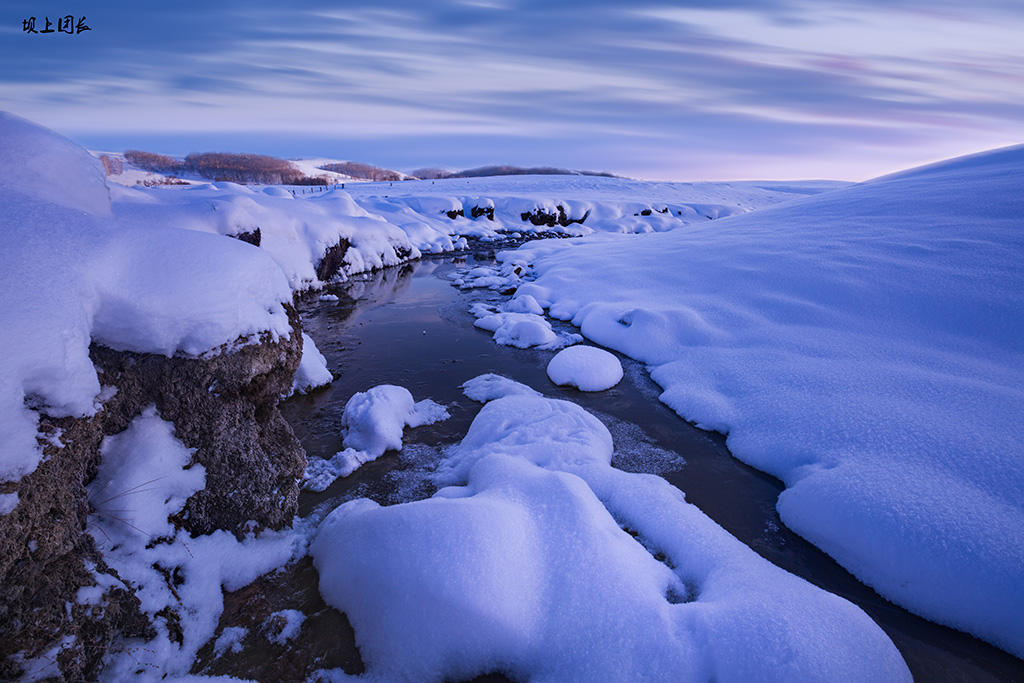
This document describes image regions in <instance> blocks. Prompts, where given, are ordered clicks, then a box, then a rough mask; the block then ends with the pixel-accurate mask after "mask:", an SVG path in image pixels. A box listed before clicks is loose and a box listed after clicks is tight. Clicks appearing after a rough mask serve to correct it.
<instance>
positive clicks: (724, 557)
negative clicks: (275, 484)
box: [310, 377, 910, 682]
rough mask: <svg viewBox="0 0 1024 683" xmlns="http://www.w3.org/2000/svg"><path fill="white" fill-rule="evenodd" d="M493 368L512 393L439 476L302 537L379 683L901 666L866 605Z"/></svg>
mask: <svg viewBox="0 0 1024 683" xmlns="http://www.w3.org/2000/svg"><path fill="white" fill-rule="evenodd" d="M484 381H486V382H487V383H488V384H489V385H490V387H491V388H494V389H495V392H494V393H501V394H504V395H503V396H502V397H500V398H496V399H494V400H493V401H491V402H490V403H488V404H487V405H485V406H484V408H483V409H482V410H481V412H480V414H479V415H478V417H477V418H476V419H475V420H474V422H473V424H472V426H471V427H470V430H469V433H468V434H467V435H466V437H465V439H463V441H462V443H461V444H460V445H459V446H458V447H457V449H456V450H455V452H454V455H453V459H452V461H451V462H448V463H447V464H448V466H447V467H444V464H442V466H443V467H444V469H443V471H442V472H441V473H440V482H439V483H447V484H449V485H448V486H447V487H445V488H442V489H440V490H439V491H438V492H437V494H436V495H435V496H434V497H432V498H430V499H427V500H421V501H416V502H411V503H404V504H399V505H392V506H389V507H380V506H379V505H378V504H376V503H374V502H372V501H369V500H366V499H356V500H353V501H350V502H348V503H345V504H343V505H342V506H340V507H339V508H337V509H336V510H335V511H334V512H332V513H331V514H330V515H329V516H328V517H327V518H326V519H325V520H324V521H323V523H322V524H321V525H320V528H319V530H318V532H317V535H316V537H315V538H314V540H313V542H312V544H311V547H310V552H311V554H312V556H313V559H314V563H315V565H316V568H317V571H318V572H319V575H320V591H321V594H322V595H323V597H324V599H325V600H326V601H327V602H328V603H329V604H330V605H332V606H334V607H336V608H337V609H339V610H341V611H343V612H345V614H346V615H348V617H349V619H350V621H351V622H352V625H353V628H354V629H355V633H356V639H357V644H358V645H359V648H360V653H361V654H362V657H363V660H364V662H365V663H366V666H367V674H366V676H367V677H368V678H369V679H370V680H389V681H443V680H467V679H469V678H472V677H473V676H476V675H478V674H481V673H484V672H492V671H500V672H503V673H505V674H507V675H508V676H510V677H511V678H512V679H513V680H531V681H539V682H543V681H560V682H568V681H621V680H630V681H663V680H680V681H698V680H710V679H713V680H719V681H748V680H778V681H788V680H822V681H825V680H840V679H848V680H886V681H909V680H910V675H909V672H908V671H907V669H906V667H905V665H904V664H903V661H902V659H901V658H900V656H899V654H898V652H897V651H896V649H895V648H894V647H893V645H892V644H891V643H890V642H889V640H888V638H886V636H885V635H884V633H882V631H881V630H880V629H879V628H878V627H877V626H876V625H875V624H874V623H873V622H872V621H871V620H870V619H869V618H868V617H867V616H866V615H864V614H863V612H861V611H860V610H859V609H857V608H856V607H854V606H853V605H851V604H850V603H848V602H846V601H845V600H842V599H841V598H838V597H836V596H834V595H831V594H829V593H826V592H824V591H821V590H820V589H817V588H815V587H814V586H811V585H810V584H808V583H806V582H804V581H803V580H801V579H798V578H796V577H793V576H791V575H789V574H786V573H785V572H783V571H782V570H780V569H778V568H777V567H775V566H773V565H771V564H770V563H768V562H767V561H765V560H763V559H762V558H760V557H759V556H758V555H756V554H755V553H754V552H753V551H751V550H750V549H749V548H747V547H746V546H744V545H743V544H741V543H740V542H739V541H736V540H735V539H734V538H732V537H731V536H729V535H728V534H727V533H725V532H724V531H723V530H722V529H720V528H719V527H717V526H716V525H715V524H714V523H712V522H711V521H710V520H708V519H707V518H706V517H705V516H704V515H703V514H702V513H700V512H699V511H698V510H697V509H696V508H695V507H693V506H692V505H689V504H687V503H686V502H685V500H684V499H683V496H682V494H681V493H680V492H679V491H678V490H677V489H675V488H674V487H672V486H670V485H669V484H667V483H666V482H665V481H663V480H661V479H660V478H657V477H653V476H650V475H638V474H629V473H625V472H621V471H617V470H614V469H612V468H611V467H610V466H609V464H608V463H609V459H610V455H611V451H612V443H611V437H610V435H609V434H608V431H607V429H605V427H604V426H603V425H602V424H601V423H600V422H599V421H598V420H596V419H595V418H594V417H593V416H590V415H589V414H588V413H586V411H584V410H583V409H581V408H579V407H578V406H576V405H574V404H571V403H567V402H564V401H557V400H552V399H547V398H544V397H541V396H537V395H530V394H529V392H528V391H526V390H524V389H517V388H515V387H514V386H513V384H514V383H512V382H511V381H506V382H500V383H499V382H495V381H494V380H493V377H492V378H489V379H487V380H481V382H484ZM470 386H471V387H479V386H480V383H477V382H474V383H472V384H471V385H470ZM502 389H504V390H502ZM470 391H474V389H473V388H471V389H470ZM662 556H664V560H663V561H659V559H658V558H659V557H662Z"/></svg>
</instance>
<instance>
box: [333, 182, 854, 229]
mask: <svg viewBox="0 0 1024 683" xmlns="http://www.w3.org/2000/svg"><path fill="white" fill-rule="evenodd" d="M845 185H846V183H838V182H829V181H805V182H792V183H763V182H762V183H757V182H732V183H714V182H708V183H662V182H649V181H636V180H628V179H625V178H603V177H596V176H564V175H563V176H558V175H539V176H506V177H485V178H466V179H457V178H449V179H443V180H433V181H431V180H419V181H407V182H402V183H393V184H392V183H360V184H358V185H352V186H346V189H347V190H348V191H349V193H350V194H351V195H352V197H353V198H354V199H355V200H356V202H357V203H358V204H359V205H360V206H363V207H364V208H365V209H367V210H368V211H370V212H372V213H376V214H379V215H381V216H386V217H387V219H388V220H389V221H390V222H392V223H395V224H396V225H402V226H403V229H405V228H406V226H413V225H415V226H417V227H418V228H419V229H424V228H432V229H434V230H438V231H442V232H448V233H449V234H453V235H454V234H458V235H460V236H469V237H477V238H481V239H493V238H494V237H495V236H497V235H498V233H499V232H502V233H505V234H509V233H513V232H519V233H524V234H528V233H538V232H551V233H558V234H563V235H574V236H575V235H589V234H592V233H594V232H613V233H647V232H661V231H665V230H674V229H676V228H680V227H683V226H686V225H690V224H692V223H705V222H707V221H709V220H715V219H718V218H722V217H725V216H729V215H733V214H737V213H743V212H746V211H751V210H753V209H759V208H762V207H765V206H769V205H771V204H775V203H777V202H780V201H786V200H789V199H792V198H794V197H800V196H806V195H813V194H817V193H819V192H823V191H829V190H833V189H836V188H838V187H843V186H845ZM558 207H562V209H563V210H564V213H565V215H566V217H567V218H569V219H577V220H578V219H580V218H584V217H586V218H585V220H584V221H583V223H582V224H579V223H571V224H569V225H566V226H562V225H559V224H557V223H556V224H555V225H554V226H548V225H539V226H538V225H533V224H532V223H531V222H529V221H528V220H525V219H524V218H523V217H522V216H523V214H524V213H534V214H535V213H537V212H544V213H546V214H548V215H551V216H556V217H557V216H558V214H559V211H558ZM473 209H480V210H482V209H493V216H494V218H493V220H491V219H489V218H487V216H486V215H483V214H479V212H478V216H477V217H476V218H473V217H472V216H473ZM449 211H451V212H457V211H461V212H462V215H460V216H457V217H456V218H455V219H451V218H449V217H448V215H447V212H449ZM645 213H646V214H647V215H644V214H645Z"/></svg>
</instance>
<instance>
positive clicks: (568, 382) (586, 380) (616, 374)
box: [548, 346, 622, 391]
mask: <svg viewBox="0 0 1024 683" xmlns="http://www.w3.org/2000/svg"><path fill="white" fill-rule="evenodd" d="M548 378H549V379H551V381H552V382H554V383H555V384H557V385H559V386H573V387H576V388H577V389H579V390H580V391H604V390H605V389H611V388H612V387H613V386H615V385H616V384H618V383H619V381H620V380H621V379H622V363H620V362H619V359H618V358H616V357H615V355H614V354H611V353H608V352H607V351H605V350H604V349H599V348H596V347H594V346H570V347H569V348H567V349H562V350H561V351H559V352H558V353H556V354H555V355H554V357H553V358H552V359H551V360H550V361H548Z"/></svg>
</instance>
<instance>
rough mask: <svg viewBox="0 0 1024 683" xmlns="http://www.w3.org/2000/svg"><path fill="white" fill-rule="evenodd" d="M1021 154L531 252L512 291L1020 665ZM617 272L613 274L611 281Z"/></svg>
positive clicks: (814, 524) (875, 569)
mask: <svg viewBox="0 0 1024 683" xmlns="http://www.w3.org/2000/svg"><path fill="white" fill-rule="evenodd" d="M1021 177H1024V148H1022V147H1016V148H1008V149H1005V150H1000V151H996V152H992V153H988V154H985V155H981V156H976V157H969V158H967V159H964V160H954V161H953V162H949V163H946V164H940V165H936V166H931V167H928V168H925V169H922V170H920V171H910V172H906V173H903V174H899V175H898V176H895V177H891V178H889V179H880V180H878V181H875V182H871V183H865V184H862V185H858V186H853V187H850V188H847V189H841V190H838V191H836V192H832V193H829V194H825V195H820V196H817V197H811V198H807V199H803V200H799V201H795V202H791V203H788V204H784V205H779V206H775V207H769V208H765V209H762V210H760V211H758V212H756V213H753V214H748V215H744V216H736V217H732V218H728V219H724V220H720V221H715V222H714V223H713V224H704V225H699V224H698V225H694V226H691V227H690V228H688V229H686V230H680V231H674V232H671V233H664V234H655V235H644V236H617V235H608V236H601V237H600V238H599V239H598V238H597V237H591V238H588V239H587V240H570V242H571V245H567V244H565V243H564V241H563V242H562V243H559V244H551V243H534V244H531V245H527V246H525V247H523V248H521V249H520V250H518V251H516V252H515V253H511V254H507V255H505V257H504V258H507V259H511V260H515V261H516V262H522V261H524V260H529V261H530V262H531V263H533V265H534V273H535V275H536V279H535V281H534V282H531V283H527V284H524V285H522V286H521V287H520V288H519V290H518V295H519V296H526V295H530V296H532V297H533V299H535V300H536V301H538V302H539V303H540V304H541V305H543V306H545V307H547V308H549V314H550V315H551V316H552V317H555V318H559V319H565V320H572V322H573V323H574V324H576V325H578V326H579V327H580V330H581V332H582V333H583V334H584V335H585V336H586V337H588V338H590V339H592V340H594V341H596V342H598V343H600V344H602V345H604V346H607V347H610V348H613V349H616V350H618V351H620V352H623V353H625V354H627V355H630V356H632V357H634V358H637V359H639V360H641V361H644V362H646V363H648V364H649V365H650V366H651V372H652V377H653V378H654V379H655V380H656V381H657V382H658V383H659V384H660V385H661V386H662V387H663V388H664V390H665V391H664V393H663V394H662V397H661V398H662V400H663V401H664V402H665V403H667V404H668V405H669V406H671V407H672V408H673V409H675V410H676V411H677V412H678V413H679V414H680V415H682V416H683V417H685V418H687V419H689V420H692V421H694V422H697V423H698V424H700V425H702V426H704V427H706V428H710V429H716V430H719V431H722V432H726V433H728V445H729V448H730V450H731V451H732V452H733V453H734V454H735V455H736V456H737V457H739V458H740V459H742V460H744V461H745V462H747V463H750V464H752V465H754V466H755V467H758V468H760V469H762V470H764V471H767V472H769V473H771V474H773V475H775V476H777V477H779V478H780V479H781V480H782V481H783V482H784V483H785V484H786V486H787V490H786V491H785V492H784V493H783V494H782V496H781V497H780V499H779V504H778V507H779V511H780V513H781V515H782V519H783V520H784V521H785V522H786V524H787V525H788V526H790V527H791V528H793V529H794V530H796V531H797V532H798V533H800V534H801V535H802V536H804V537H805V538H807V539H808V540H810V541H812V542H813V543H815V544H816V545H818V546H819V547H821V548H822V549H824V550H825V551H826V552H828V553H829V554H830V555H832V556H833V557H835V558H836V559H837V560H838V561H839V562H840V563H841V564H842V565H844V566H845V567H846V568H847V569H849V570H850V571H851V572H853V573H854V574H855V575H857V576H858V577H859V578H861V579H862V580H863V581H865V582H866V583H868V584H869V585H871V586H873V587H874V588H875V589H876V590H878V591H879V592H880V593H881V594H882V595H884V596H886V597H888V598H889V599H891V600H893V601H894V602H897V603H899V604H901V605H904V606H906V607H908V608H909V609H911V610H913V611H915V612H917V613H919V614H921V615H923V616H925V617H928V618H930V619H933V620H936V621H939V622H942V623H945V624H949V625H951V626H954V627H956V628H959V629H962V630H966V631H968V632H970V633H973V634H975V635H978V636H980V637H981V638H983V639H985V640H988V641H989V642H992V643H994V644H996V645H998V646H1000V647H1002V648H1004V649H1006V650H1008V651H1010V652H1011V653H1014V654H1016V655H1017V656H1021V655H1024V621H1022V620H1021V619H1020V614H1022V613H1024V505H1022V503H1021V500H1020V496H1019V493H1020V491H1022V490H1024V467H1022V460H1021V454H1022V453H1024V389H1022V387H1024V341H1022V340H1024V266H1022V264H1024V229H1022V228H1024V224H1022V218H1021V217H1022V216H1024V195H1022V194H1021V192H1020V187H1021V185H1020V179H1021ZM624 264H629V265H628V266H626V267H624Z"/></svg>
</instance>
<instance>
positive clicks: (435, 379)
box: [282, 256, 1024, 681]
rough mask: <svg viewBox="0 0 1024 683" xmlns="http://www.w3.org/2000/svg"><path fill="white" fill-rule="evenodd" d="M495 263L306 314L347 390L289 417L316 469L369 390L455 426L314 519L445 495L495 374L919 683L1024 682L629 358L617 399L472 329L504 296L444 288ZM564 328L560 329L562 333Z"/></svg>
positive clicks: (384, 284)
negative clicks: (448, 451) (555, 377)
mask: <svg viewBox="0 0 1024 683" xmlns="http://www.w3.org/2000/svg"><path fill="white" fill-rule="evenodd" d="M479 261H483V262H486V261H487V258H486V257H479V256H477V257H474V256H468V257H466V259H461V260H456V259H451V258H446V259H432V260H424V261H421V262H417V263H412V264H408V265H405V266H401V267H397V268H389V269H386V270H383V271H378V272H376V273H372V274H368V275H364V276H361V277H359V278H355V279H353V280H352V281H350V282H348V283H345V284H342V285H334V286H331V287H330V288H329V290H327V291H329V292H330V293H331V294H334V295H336V296H337V297H338V301H336V302H335V301H328V300H321V299H320V298H319V297H318V296H316V295H313V296H310V297H308V298H307V299H305V300H304V301H302V302H301V303H300V306H299V311H300V314H301V315H302V320H303V327H304V328H305V330H306V332H307V333H308V334H309V335H310V336H311V337H312V338H313V339H314V340H315V341H316V344H317V347H318V348H319V349H320V351H321V352H322V353H323V354H324V356H325V357H326V358H327V362H328V367H329V368H330V369H331V370H332V372H334V373H335V376H336V378H337V379H336V380H335V381H334V383H333V384H332V385H331V386H330V387H329V388H326V389H323V390H320V391H318V392H315V393H313V394H312V395H310V396H297V397H295V398H292V399H290V400H289V401H287V402H285V403H284V404H283V405H282V410H283V412H284V413H285V417H286V418H287V419H288V421H289V422H290V423H291V424H292V426H293V428H294V429H295V432H296V435H297V436H298V437H299V439H300V440H301V441H302V443H303V445H304V446H305V448H306V450H307V453H308V454H309V457H328V458H329V457H330V456H331V455H333V454H334V453H335V452H337V451H338V450H341V448H342V446H341V434H340V432H341V414H342V411H343V409H344V407H345V403H346V402H347V401H348V399H349V398H350V397H351V396H352V394H354V393H356V392H358V391H365V390H367V389H369V388H370V387H372V386H376V385H378V384H397V385H400V386H404V387H406V388H407V389H409V390H410V391H411V392H412V394H413V397H414V398H415V399H416V400H420V399H423V398H431V399H433V400H435V401H437V402H438V403H441V404H443V405H445V406H446V407H447V408H448V410H449V412H450V413H451V415H452V417H451V418H450V419H448V420H446V421H444V422H441V423H438V424H435V425H430V426H427V427H421V428H418V429H413V430H406V444H407V445H406V447H405V448H404V449H403V451H402V452H401V453H389V454H386V455H385V456H384V457H382V458H380V459H379V460H377V461H375V462H372V463H368V464H366V465H364V466H363V467H362V468H360V470H358V471H357V472H356V473H354V474H353V475H352V476H350V477H347V478H345V479H342V480H340V481H338V482H336V483H335V484H334V485H332V486H331V487H330V488H328V489H327V490H326V491H324V492H323V493H319V494H303V496H302V497H301V499H300V511H301V513H302V514H303V515H306V514H309V513H310V511H312V510H314V509H316V508H317V507H318V506H319V507H320V508H321V510H323V509H326V508H329V507H333V506H335V505H337V504H339V503H340V502H341V501H343V500H346V499H348V498H351V497H355V496H367V497H371V498H374V499H376V500H377V501H378V502H380V503H381V504H385V505H387V504H393V503H395V502H399V501H401V500H409V499H413V498H423V497H427V496H429V495H431V494H432V493H433V488H432V487H431V485H430V484H429V482H428V481H427V480H426V474H427V473H428V472H429V471H430V470H431V469H432V468H433V467H434V466H435V465H436V463H437V461H438V460H439V459H440V458H441V457H443V449H444V447H445V446H447V445H450V444H453V443H456V442H458V441H459V440H460V439H461V437H462V435H464V434H465V432H466V430H467V429H468V427H469V424H470V422H471V421H472V419H473V417H474V416H475V415H476V413H477V412H478V411H479V410H480V407H481V406H480V404H478V403H475V402H473V401H470V400H469V399H467V398H466V397H465V396H464V395H463V394H462V392H461V390H460V389H459V385H461V384H462V383H463V382H465V381H466V380H468V379H471V378H473V377H476V376H477V375H480V374H483V373H486V372H495V373H498V374H502V375H505V376H508V377H511V378H513V379H515V380H517V381H520V382H523V383H524V384H527V385H529V386H532V387H534V388H535V389H537V390H539V391H541V392H543V393H545V394H547V395H548V396H552V397H556V398H562V399H566V400H570V401H573V402H575V403H578V404H579V405H581V406H582V407H583V408H585V409H587V410H588V411H590V412H592V413H594V414H595V415H597V416H598V417H599V418H600V419H601V420H602V421H603V422H604V423H605V424H606V425H608V427H609V429H610V430H611V432H612V436H613V437H614V439H615V444H616V451H617V454H616V460H615V464H616V465H617V466H619V467H622V468H623V469H629V470H633V471H648V472H652V473H656V474H661V475H662V476H664V477H665V478H666V479H667V480H668V481H670V482H671V483H673V484H674V485H676V486H677V487H679V488H680V489H681V490H683V491H684V492H685V494H686V498H687V500H688V501H690V502H691V503H693V504H695V505H697V506H698V507H699V508H700V509H701V510H703V511H704V512H705V513H706V514H707V515H708V516H709V517H711V518H712V519H714V520H715V521H716V522H717V523H718V524H719V525H721V526H722V527H724V528H725V529H726V530H728V531H729V532H730V533H732V534H733V535H734V536H736V537H737V538H739V539H740V540H741V541H743V542H744V543H746V544H747V545H748V546H750V547H751V548H752V549H753V550H755V551H756V552H758V553H759V554H760V555H762V556H763V557H765V558H767V559H768V560H770V561H772V562H774V563H775V564H777V565H779V566H780V567H783V568H784V569H786V570H788V571H790V572H792V573H794V574H797V575H799V576H802V577H803V578H805V579H806V580H808V581H810V582H811V583H814V584H816V585H818V586H820V587H822V588H824V589H826V590H828V591H831V592H833V593H836V594H838V595H841V596H843V597H845V598H847V599H848V600H851V601H852V602H854V603H856V604H858V605H859V606H860V607H861V608H862V609H864V610H865V611H866V612H867V613H868V614H869V615H870V616H871V617H872V618H873V619H874V620H875V621H876V622H877V623H878V624H879V625H880V626H881V627H882V628H883V629H885V631H886V632H887V633H888V634H889V636H890V637H891V638H892V639H893V642H894V643H895V644H896V646H897V647H898V648H899V649H900V651H901V652H902V653H903V655H904V658H905V659H906V660H907V663H908V665H909V666H910V668H911V671H912V672H913V674H914V677H915V679H916V680H918V681H967V680H969V681H1012V680H1020V681H1024V662H1021V661H1020V660H1018V659H1016V658H1014V657H1011V656H1010V655H1008V654H1006V653H1004V652H1002V651H1000V650H997V649H996V648H993V647H991V646H989V645H987V644H985V643H982V642H981V641H978V640H976V639H974V638H971V637H970V636H966V635H963V634H961V633H958V632H956V631H953V630H951V629H948V628H945V627H942V626H938V625H935V624H931V623H929V622H927V621H925V620H923V619H920V618H918V617H915V616H914V615H912V614H910V613H908V612H906V611H905V610H902V609H900V608H898V607H896V606H894V605H892V604H890V603H888V602H886V601H885V600H884V599H882V598H881V597H879V596H878V595H877V594H876V593H875V592H874V591H872V590H871V589H869V588H867V587H866V586H864V585H863V584H861V583H860V582H859V581H858V580H857V579H855V578H854V577H853V576H851V575H850V574H849V573H847V572H846V571H845V570H843V569H842V568H841V567H839V565H837V564H836V563H835V562H834V561H833V560H832V559H831V558H829V557H828V556H826V555H825V554H824V553H822V552H821V551H819V550H818V549H817V548H815V547H813V546H811V545H810V544H809V543H807V542H806V541H804V540H803V539H802V538H800V537H798V536H797V535H796V534H794V533H793V532H791V531H790V530H789V529H787V528H786V527H785V526H783V525H782V523H781V521H780V520H779V518H778V514H777V513H776V511H775V502H776V499H777V497H778V495H779V493H780V492H781V490H782V486H781V483H780V482H778V481H777V480H775V479H773V478H772V477H770V476H768V475H766V474H763V473H761V472H758V471H757V470H754V469H752V468H750V467H747V466H746V465H744V464H742V463H741V462H739V461H738V460H736V459H735V458H733V457H732V456H731V455H730V454H729V452H728V449H727V448H726V447H725V439H724V438H723V437H722V436H721V435H718V434H713V433H708V432H704V431H701V430H698V429H696V428H695V427H693V426H691V425H689V424H687V423H686V422H684V421H683V420H681V419H679V417H678V416H677V415H675V413H673V412H672V411H671V410H669V409H668V408H667V407H666V406H664V405H663V404H661V403H660V402H658V400H657V396H658V394H659V393H660V390H659V389H658V387H657V386H656V385H655V384H654V383H653V382H652V381H651V380H650V378H649V377H648V375H647V373H646V371H645V370H644V368H643V367H642V366H641V365H639V364H638V363H635V362H633V361H631V360H629V359H625V358H622V361H623V367H624V368H625V370H626V379H625V380H624V381H623V382H621V383H620V384H619V385H618V386H616V387H614V388H613V389H611V390H609V391H606V392H598V393H595V394H587V393H582V392H579V391H576V390H575V389H571V388H563V387H556V386H554V385H552V384H551V382H550V381H549V380H548V378H547V374H546V372H545V367H546V364H547V360H548V359H549V358H550V357H551V355H552V352H546V351H537V350H533V349H526V350H523V349H515V348H511V347H505V346H498V345H496V344H495V343H494V342H493V341H492V340H491V338H490V334H489V333H487V332H484V331H482V330H478V329H476V328H474V327H473V321H474V318H473V317H472V316H471V315H470V314H469V312H468V311H469V307H470V304H471V303H473V302H476V301H485V300H487V301H496V300H498V299H500V298H502V297H500V296H499V295H497V294H495V293H493V292H489V291H478V290H473V291H469V292H460V291H459V290H457V289H455V288H454V287H452V286H451V285H450V284H449V283H448V281H447V280H446V279H445V276H446V274H449V273H451V272H452V271H453V270H454V269H456V268H458V267H460V266H462V265H467V264H472V263H473V262H479ZM555 325H556V327H557V326H558V325H560V323H555Z"/></svg>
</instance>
